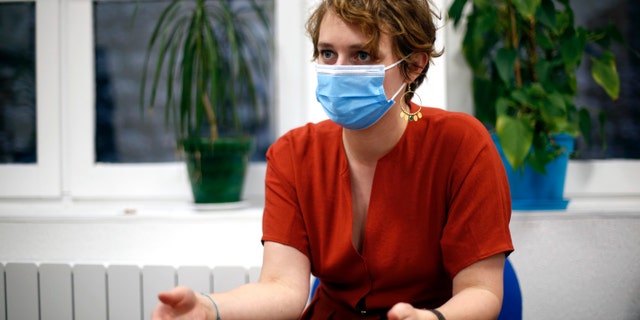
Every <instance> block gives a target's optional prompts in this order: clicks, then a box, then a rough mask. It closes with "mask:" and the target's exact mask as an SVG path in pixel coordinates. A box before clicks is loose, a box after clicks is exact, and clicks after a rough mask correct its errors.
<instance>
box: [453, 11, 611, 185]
mask: <svg viewBox="0 0 640 320" xmlns="http://www.w3.org/2000/svg"><path fill="white" fill-rule="evenodd" d="M467 2H471V3H470V4H469V6H468V7H465V6H466V5H467ZM469 7H470V8H469ZM449 17H450V18H451V19H452V20H453V23H454V26H455V27H459V26H460V25H461V24H460V22H461V21H462V18H463V17H466V30H465V33H464V39H463V43H462V51H463V55H464V57H465V59H466V61H467V63H468V65H469V67H470V68H471V71H472V73H473V84H472V87H473V100H474V105H475V110H476V111H475V112H476V117H477V118H478V119H479V120H480V121H482V122H483V123H484V124H485V125H486V126H487V127H488V128H489V129H490V130H495V133H496V134H497V136H498V138H499V141H500V145H501V147H502V149H503V151H504V153H505V156H506V158H507V160H508V161H509V163H510V164H511V166H512V167H513V168H514V169H520V168H522V167H523V166H524V165H525V164H529V165H531V166H532V167H533V168H534V169H535V170H537V171H539V172H542V173H544V172H545V170H544V167H545V165H546V164H547V163H548V162H550V161H552V160H553V159H555V158H556V157H557V156H558V155H559V154H560V152H561V151H562V150H560V147H558V146H557V145H556V144H555V143H554V141H553V136H554V135H555V134H561V133H566V134H569V135H572V136H574V137H578V136H579V135H582V136H583V137H584V139H585V141H586V142H587V143H590V137H591V128H592V123H591V116H590V111H589V109H588V108H586V107H578V106H576V104H575V102H574V100H575V98H576V96H577V93H578V87H577V79H576V72H577V70H578V67H579V66H580V64H581V62H583V61H585V60H590V61H591V70H590V71H591V76H592V79H593V80H594V81H595V82H596V83H597V84H598V85H599V86H600V87H602V89H604V90H605V92H606V93H607V95H608V96H609V97H610V98H611V99H613V100H615V99H617V98H618V94H619V91H620V79H619V75H618V72H617V69H616V63H615V56H614V54H613V52H612V51H611V49H610V47H611V44H612V42H614V41H615V42H620V43H622V36H621V34H620V32H619V31H618V30H617V28H615V27H614V26H608V27H606V28H603V29H598V30H588V29H586V28H584V27H581V26H576V25H575V22H574V14H573V10H572V7H571V3H570V1H569V0H471V1H467V0H454V2H453V3H452V5H451V7H450V8H449ZM605 117H606V116H605V115H604V114H601V115H600V117H599V119H600V122H601V126H600V128H601V131H600V134H603V129H602V128H603V124H604V119H605Z"/></svg>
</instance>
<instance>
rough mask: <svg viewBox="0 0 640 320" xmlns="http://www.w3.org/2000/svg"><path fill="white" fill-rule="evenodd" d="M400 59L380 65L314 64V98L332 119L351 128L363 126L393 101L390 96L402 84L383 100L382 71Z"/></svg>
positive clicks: (366, 125)
mask: <svg viewBox="0 0 640 320" xmlns="http://www.w3.org/2000/svg"><path fill="white" fill-rule="evenodd" d="M400 62H402V60H398V61H397V62H395V63H393V64H391V65H390V66H388V67H385V66H384V65H323V64H319V65H316V72H317V73H318V87H317V88H316V99H318V102H320V104H321V105H322V108H323V109H324V112H325V113H326V114H327V116H329V119H331V120H332V121H333V122H335V123H337V124H339V125H340V126H342V127H344V128H347V129H351V130H361V129H366V128H368V127H370V126H371V125H373V124H374V123H376V122H377V121H378V120H380V118H382V116H384V115H385V114H386V113H387V111H389V109H390V108H391V106H393V104H394V103H395V102H394V101H393V99H395V98H396V96H397V95H398V94H399V93H400V91H402V89H403V88H404V86H405V84H404V83H403V84H402V86H401V87H400V88H399V89H398V91H397V92H396V93H395V94H394V95H393V97H391V99H389V100H387V96H386V95H385V93H384V87H383V82H384V74H385V71H387V70H389V69H391V68H393V67H395V66H397V65H398V64H399V63H400Z"/></svg>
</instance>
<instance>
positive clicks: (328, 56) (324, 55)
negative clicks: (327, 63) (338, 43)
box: [320, 50, 333, 60]
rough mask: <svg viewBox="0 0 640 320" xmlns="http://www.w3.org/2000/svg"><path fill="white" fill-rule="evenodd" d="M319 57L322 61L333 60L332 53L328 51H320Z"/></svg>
mask: <svg viewBox="0 0 640 320" xmlns="http://www.w3.org/2000/svg"><path fill="white" fill-rule="evenodd" d="M320 56H321V57H322V59H325V60H329V59H331V58H333V52H332V51H330V50H322V51H320Z"/></svg>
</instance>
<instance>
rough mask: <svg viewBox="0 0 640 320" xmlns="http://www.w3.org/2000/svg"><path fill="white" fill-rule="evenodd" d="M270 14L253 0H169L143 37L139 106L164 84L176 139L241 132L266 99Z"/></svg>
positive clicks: (260, 114) (149, 104)
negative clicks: (146, 39) (144, 49)
mask: <svg viewBox="0 0 640 320" xmlns="http://www.w3.org/2000/svg"><path fill="white" fill-rule="evenodd" d="M269 20H270V17H269V15H268V14H267V10H265V8H264V6H263V5H260V4H258V3H257V2H256V0H245V1H232V0H216V1H205V0H195V1H185V0H173V1H170V2H169V3H168V5H167V6H166V7H165V8H164V10H163V11H162V14H161V15H160V18H159V19H158V21H157V23H156V25H155V27H154V30H153V33H152V36H151V38H150V39H149V42H148V46H147V53H146V57H145V63H144V71H143V74H142V81H141V86H140V92H141V95H140V106H141V107H142V108H143V109H147V108H150V109H153V108H154V107H155V106H156V102H157V97H158V93H159V92H162V91H161V87H162V86H164V87H165V91H164V96H165V103H166V110H165V122H166V124H167V125H170V124H171V125H173V126H174V130H175V135H176V141H177V142H178V144H179V145H182V144H183V142H184V141H185V140H187V139H192V140H199V139H200V138H202V137H208V138H210V139H211V140H210V141H214V140H216V139H218V138H219V137H220V136H221V133H223V132H224V133H230V134H233V135H242V134H244V133H245V131H246V130H247V128H248V127H250V126H251V125H253V124H254V123H255V122H256V121H261V119H263V118H264V117H265V116H264V115H265V112H264V111H263V110H262V109H263V108H264V107H265V106H266V105H267V104H268V101H267V99H268V88H265V87H266V86H267V85H268V84H269V82H268V81H266V82H265V79H266V75H268V68H269V63H271V52H272V43H271V40H270V39H271V36H270V35H269V34H270V32H271V31H270V23H269ZM154 61H155V62H154ZM148 76H150V77H148ZM163 79H164V80H163ZM266 80H268V79H266ZM260 81H263V83H262V84H259V82H260ZM243 119H250V120H249V121H244V122H243Z"/></svg>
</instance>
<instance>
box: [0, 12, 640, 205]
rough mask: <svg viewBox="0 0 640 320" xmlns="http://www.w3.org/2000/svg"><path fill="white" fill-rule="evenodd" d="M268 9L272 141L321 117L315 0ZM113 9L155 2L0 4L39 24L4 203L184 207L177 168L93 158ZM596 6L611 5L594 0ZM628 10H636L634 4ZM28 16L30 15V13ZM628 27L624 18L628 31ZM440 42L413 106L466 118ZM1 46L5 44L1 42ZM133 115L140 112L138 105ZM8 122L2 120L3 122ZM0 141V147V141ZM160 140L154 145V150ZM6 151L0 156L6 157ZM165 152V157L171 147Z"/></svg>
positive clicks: (449, 45)
mask: <svg viewBox="0 0 640 320" xmlns="http://www.w3.org/2000/svg"><path fill="white" fill-rule="evenodd" d="M273 1H274V3H275V8H274V23H275V26H274V32H275V62H274V78H275V81H274V83H275V85H274V86H273V87H274V101H275V102H274V110H272V111H273V113H272V117H271V122H270V125H271V126H272V131H273V135H274V137H277V136H279V135H282V134H284V133H285V132H286V131H288V130H289V129H291V128H293V127H296V126H299V125H302V124H304V123H305V122H308V121H318V120H322V119H325V118H326V116H325V115H324V113H323V111H322V108H320V107H319V106H318V104H317V102H316V100H315V94H314V93H315V72H314V69H313V64H312V63H310V58H311V44H310V42H309V40H308V39H307V37H306V35H305V33H304V23H305V21H306V18H307V16H308V14H309V9H310V7H312V6H313V5H315V3H316V1H315V0H305V1H289V0H273ZM619 1H623V0H619ZM112 2H118V3H120V4H119V5H118V6H126V5H127V2H129V3H135V2H140V3H144V6H147V5H150V6H153V3H155V2H156V1H137V0H129V1H125V2H122V1H120V0H118V1H115V0H114V1H111V0H104V1H99V2H94V1H92V0H60V1H49V0H35V1H19V2H15V1H11V2H10V1H5V0H0V6H2V7H1V8H2V10H1V12H2V13H0V14H4V13H5V12H7V11H6V10H5V9H6V8H7V7H6V6H14V5H16V4H17V5H18V7H21V8H22V7H26V8H29V7H31V8H33V7H34V6H35V13H32V14H34V15H35V18H34V19H33V22H29V24H30V25H31V26H30V27H28V28H31V29H30V31H29V32H30V33H31V36H29V35H27V36H25V37H27V38H28V37H32V38H33V39H35V40H34V41H35V53H34V54H35V69H34V71H32V73H33V74H34V76H35V86H34V87H32V89H35V90H34V91H35V100H34V101H35V105H36V107H35V111H34V114H35V120H31V121H35V123H34V124H33V125H34V128H35V131H34V132H35V136H36V141H37V143H36V146H35V150H34V151H35V152H34V153H33V151H32V153H33V154H34V155H35V157H33V158H34V160H33V161H31V162H29V161H27V162H18V161H16V160H10V161H9V160H3V162H0V181H1V183H0V198H3V199H7V198H20V199H54V200H58V199H71V200H83V199H151V200H154V199H162V200H175V199H180V200H185V199H190V197H191V194H190V191H189V184H188V179H187V176H186V169H185V168H184V164H183V163H179V162H146V161H147V159H145V161H142V162H140V161H137V162H136V161H132V162H128V161H127V162H117V161H116V162H113V161H106V160H105V161H101V159H100V158H99V157H98V156H97V154H96V148H101V147H103V146H98V145H97V144H96V135H95V134H96V132H97V130H101V129H99V128H97V125H96V116H97V114H96V112H97V111H96V100H97V99H104V96H103V95H102V94H100V96H98V94H97V92H96V90H95V89H96V88H95V79H96V76H97V75H98V73H100V72H102V69H100V70H99V72H96V63H98V67H99V68H102V67H104V65H102V63H104V62H105V61H107V62H108V63H111V64H112V63H114V61H113V60H109V59H107V60H102V59H103V58H104V56H102V55H100V53H98V55H96V47H95V45H96V44H98V47H100V46H101V45H102V41H103V40H105V39H103V38H101V36H100V35H97V36H96V34H95V33H94V31H95V28H94V27H95V26H96V23H100V22H99V21H97V20H98V19H99V15H101V14H103V13H101V12H99V11H100V10H102V8H100V7H101V6H109V5H108V4H107V3H112ZM631 2H632V1H629V0H627V2H623V3H626V4H618V5H617V6H621V7H623V6H629V4H631ZM96 3H97V4H96ZM448 3H450V1H449V0H438V1H436V5H437V6H438V7H439V8H440V9H441V12H444V8H446V5H448ZM593 3H594V4H598V5H601V4H602V5H605V6H608V5H606V4H603V3H601V2H598V1H595V0H594V1H593ZM616 3H618V2H616ZM114 5H115V4H114ZM614 7H615V6H614ZM593 8H596V7H595V6H593ZM598 8H599V7H598ZM633 8H637V5H635V6H634V7H633ZM633 8H631V9H627V11H626V12H627V13H628V16H629V17H632V16H633V14H632V13H633V12H634V11H632V10H637V9H633ZM12 10H14V9H12ZM20 10H23V9H20ZM29 10H31V12H33V11H34V9H27V10H26V11H27V12H28V11H29ZM623 11H624V9H623ZM21 14H24V13H21ZM28 15H29V13H27V16H28ZM12 16H13V14H12ZM26 19H29V18H28V17H27V18H26ZM616 19H617V18H616ZM632 20H633V19H629V20H628V21H630V22H629V23H631V21H632ZM7 21H9V20H5V19H4V17H3V18H2V19H0V29H1V30H2V31H0V37H1V36H3V35H5V36H6V31H5V30H6V29H7V28H9V30H11V31H12V32H13V30H14V29H13V28H14V27H13V25H11V26H7V23H8V22H7ZM127 23H130V21H127ZM633 23H635V22H633ZM442 24H444V21H442ZM635 24H637V23H635ZM631 26H634V25H633V24H631ZM125 27H126V26H125ZM627 30H634V29H633V28H628V29H627ZM16 32H17V31H16ZM23 32H24V31H23ZM33 35H35V37H33ZM445 36H446V37H445ZM628 38H629V39H632V38H633V37H628ZM439 39H440V41H442V43H441V44H439V46H442V45H443V46H444V47H445V52H446V54H445V56H443V57H441V58H439V59H436V61H435V65H433V66H432V67H431V68H430V70H429V74H428V78H427V80H426V81H425V83H424V84H423V86H422V87H421V88H420V89H419V90H418V94H419V97H420V99H421V100H420V101H417V102H421V103H422V104H424V105H430V106H436V107H447V108H449V109H452V110H457V111H464V112H471V98H470V90H469V85H468V80H467V79H468V78H465V77H466V76H467V75H468V73H467V72H468V71H467V70H466V65H465V64H464V61H463V59H462V57H461V56H460V55H459V54H458V53H457V52H458V51H459V46H460V45H459V40H458V39H457V38H456V32H455V31H453V30H452V28H450V26H446V27H445V28H442V29H441V30H440V36H439ZM0 42H2V43H4V39H3V40H2V41H0ZM5 49H6V47H5V46H3V45H2V44H0V54H4V51H3V50H5ZM98 49H99V48H98ZM98 51H100V50H98ZM96 57H97V58H96ZM2 61H4V59H2ZM0 68H2V70H0V79H2V77H6V73H5V72H6V71H5V67H3V66H0ZM0 85H2V84H0ZM130 87H131V88H133V90H134V91H137V88H138V85H137V84H132V85H131V86H130ZM131 88H127V89H131ZM1 90H2V91H0V92H2V94H6V92H7V91H5V89H4V87H3V88H2V89H1ZM118 90H119V91H120V90H123V89H118ZM626 91H630V90H626ZM631 91H637V90H632V89H631ZM118 94H120V92H118ZM32 99H33V98H32ZM416 99H417V98H416ZM627 99H631V98H627ZM633 100H637V99H635V98H633ZM0 109H1V110H2V111H0V115H1V116H2V117H4V113H3V112H6V107H3V106H0ZM131 109H132V110H135V111H134V112H138V108H137V104H136V105H135V106H132V107H131ZM636 109H637V108H636ZM4 119H5V118H3V120H1V121H5V120H4ZM134 119H136V120H137V119H139V118H137V117H134ZM637 123H638V121H635V124H637ZM611 126H616V125H614V124H612V125H611ZM634 130H635V129H634ZM0 131H2V133H0V135H1V134H6V131H7V130H6V129H5V128H1V129H0ZM634 132H636V133H637V132H638V131H637V130H635V131H634ZM1 139H3V138H0V141H1ZM4 139H5V141H6V138H4ZM163 139H164V138H160V141H162V140H163ZM636 145H637V144H636ZM165 147H166V146H162V148H165ZM0 148H3V147H2V146H0ZM4 148H5V149H0V150H6V147H4ZM154 148H155V147H154ZM158 148H160V147H158ZM167 148H168V149H165V150H169V149H171V148H172V147H171V146H169V147H167ZM636 150H637V149H636ZM3 152H4V151H3ZM107 158H108V156H107ZM265 167H266V165H265V163H264V162H259V161H256V162H253V163H252V164H251V166H250V169H249V175H248V177H247V183H246V195H247V197H250V198H251V197H254V198H261V197H262V195H263V186H264V171H265ZM570 175H572V176H573V178H572V179H573V180H570V181H567V190H568V193H569V196H573V195H578V196H582V195H585V196H586V195H621V194H622V195H636V196H637V195H639V194H640V184H638V183H637V182H634V181H640V176H638V175H640V161H638V160H633V159H596V160H574V161H573V162H572V164H571V165H570ZM570 179H571V178H570Z"/></svg>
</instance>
